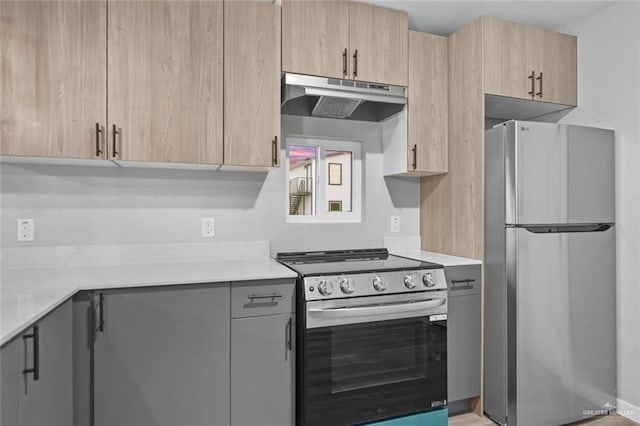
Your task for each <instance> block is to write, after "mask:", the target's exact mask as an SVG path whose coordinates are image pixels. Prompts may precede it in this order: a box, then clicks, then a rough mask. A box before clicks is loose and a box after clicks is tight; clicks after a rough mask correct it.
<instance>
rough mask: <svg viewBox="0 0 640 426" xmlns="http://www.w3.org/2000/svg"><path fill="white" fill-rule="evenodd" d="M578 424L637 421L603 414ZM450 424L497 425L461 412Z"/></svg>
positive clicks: (617, 425)
mask: <svg viewBox="0 0 640 426" xmlns="http://www.w3.org/2000/svg"><path fill="white" fill-rule="evenodd" d="M573 425H576V426H578V425H579V426H583V425H589V426H591V425H597V426H637V425H638V423H635V422H633V421H631V420H629V419H627V418H625V417H622V416H615V415H612V416H602V417H596V418H594V419H589V420H585V421H582V422H578V423H573ZM449 426H495V423H493V422H492V421H491V420H489V419H488V418H486V417H480V416H478V415H476V414H474V413H465V414H459V415H457V416H453V417H450V418H449Z"/></svg>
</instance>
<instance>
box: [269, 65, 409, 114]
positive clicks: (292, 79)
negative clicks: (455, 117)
mask: <svg viewBox="0 0 640 426" xmlns="http://www.w3.org/2000/svg"><path fill="white" fill-rule="evenodd" d="M406 103H407V89H406V88H405V87H401V86H389V85H385V84H375V83H366V82H362V81H354V80H340V79H336V78H325V77H312V76H307V75H300V74H284V75H283V77H282V107H281V113H282V114H283V115H302V116H312V117H324V118H339V119H346V120H357V121H375V122H380V121H383V120H385V119H387V118H389V117H391V116H393V115H395V114H397V113H399V112H400V111H402V110H403V109H404V106H405V105H406Z"/></svg>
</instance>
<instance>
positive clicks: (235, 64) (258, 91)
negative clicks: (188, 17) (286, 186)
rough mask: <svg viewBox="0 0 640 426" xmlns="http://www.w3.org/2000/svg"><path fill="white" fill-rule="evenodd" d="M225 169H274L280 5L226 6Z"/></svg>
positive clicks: (242, 3) (240, 3)
mask: <svg viewBox="0 0 640 426" xmlns="http://www.w3.org/2000/svg"><path fill="white" fill-rule="evenodd" d="M224 34H225V35H224V132H225V134H224V164H225V165H242V166H267V167H270V166H278V165H279V162H280V161H279V158H278V156H279V150H280V147H279V142H280V68H281V67H280V48H281V46H280V6H277V5H274V4H272V3H271V2H265V1H259V0H254V1H233V0H228V1H225V2H224Z"/></svg>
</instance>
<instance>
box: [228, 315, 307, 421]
mask: <svg viewBox="0 0 640 426" xmlns="http://www.w3.org/2000/svg"><path fill="white" fill-rule="evenodd" d="M294 336H295V319H294V317H293V315H289V314H280V315H269V316H260V317H249V318H238V319H232V320H231V425H232V426H288V425H293V424H294V418H295V417H294V415H295V412H294V410H295V403H294V395H295V394H294V387H295V384H294V377H295V374H294V373H295V371H294V368H295V363H294V357H295V347H294Z"/></svg>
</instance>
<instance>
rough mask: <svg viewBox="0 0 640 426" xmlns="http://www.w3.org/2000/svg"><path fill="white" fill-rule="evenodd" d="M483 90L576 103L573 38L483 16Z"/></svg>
mask: <svg viewBox="0 0 640 426" xmlns="http://www.w3.org/2000/svg"><path fill="white" fill-rule="evenodd" d="M481 20H482V27H483V49H484V85H485V93H487V94H491V95H498V96H508V97H513V98H521V99H533V100H539V101H544V102H552V103H558V104H564V105H577V73H576V69H577V39H576V37H575V36H570V35H566V34H560V33H556V32H553V31H549V30H544V29H541V28H536V27H532V26H529V25H523V24H517V23H513V22H507V21H503V20H501V19H497V18H491V17H483V18H481Z"/></svg>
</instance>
